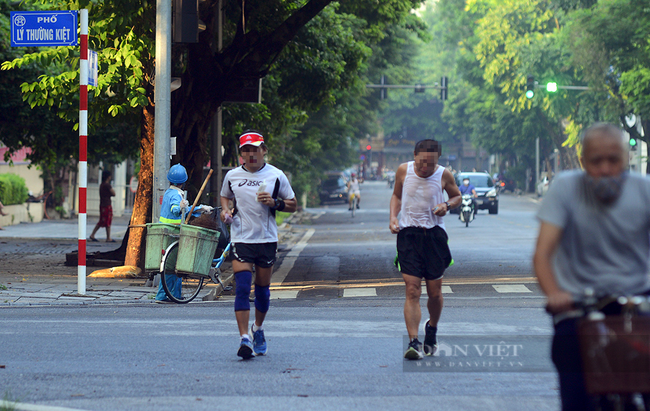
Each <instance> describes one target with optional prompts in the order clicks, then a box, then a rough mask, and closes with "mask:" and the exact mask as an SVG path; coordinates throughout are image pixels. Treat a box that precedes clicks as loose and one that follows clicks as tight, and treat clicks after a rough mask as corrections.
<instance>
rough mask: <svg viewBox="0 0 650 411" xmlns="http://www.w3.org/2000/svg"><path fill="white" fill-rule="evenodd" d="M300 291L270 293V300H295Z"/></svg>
mask: <svg viewBox="0 0 650 411" xmlns="http://www.w3.org/2000/svg"><path fill="white" fill-rule="evenodd" d="M299 292H300V290H281V291H275V290H274V291H273V292H271V299H272V300H285V299H290V298H297V297H298V293H299Z"/></svg>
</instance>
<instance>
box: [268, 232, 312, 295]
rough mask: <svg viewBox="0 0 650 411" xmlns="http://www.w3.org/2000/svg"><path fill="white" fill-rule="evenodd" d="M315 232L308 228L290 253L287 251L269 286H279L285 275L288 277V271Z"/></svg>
mask: <svg viewBox="0 0 650 411" xmlns="http://www.w3.org/2000/svg"><path fill="white" fill-rule="evenodd" d="M315 232H316V230H314V229H313V228H310V229H309V230H307V232H306V233H305V235H303V236H302V238H301V239H300V241H298V243H297V244H296V245H294V246H293V247H292V248H291V251H289V253H288V254H287V256H286V257H284V260H283V261H282V265H280V267H278V269H277V270H276V271H275V272H274V273H273V277H272V279H273V282H272V283H271V286H279V285H281V284H282V282H283V281H284V279H285V278H287V275H289V271H291V269H292V268H293V265H294V264H295V263H296V260H297V259H298V256H299V255H300V253H301V252H302V250H304V249H305V247H306V246H307V242H308V241H309V239H310V238H311V236H312V235H314V233H315Z"/></svg>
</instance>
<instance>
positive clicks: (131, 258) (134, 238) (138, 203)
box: [124, 103, 154, 267]
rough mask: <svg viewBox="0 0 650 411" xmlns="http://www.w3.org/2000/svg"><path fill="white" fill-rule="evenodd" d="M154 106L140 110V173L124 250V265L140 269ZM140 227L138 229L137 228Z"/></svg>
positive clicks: (147, 216) (151, 160)
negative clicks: (127, 240) (127, 241)
mask: <svg viewBox="0 0 650 411" xmlns="http://www.w3.org/2000/svg"><path fill="white" fill-rule="evenodd" d="M153 144H154V105H153V103H151V104H149V105H148V106H147V107H145V108H144V109H143V110H142V123H141V127H140V173H139V174H138V191H137V193H136V195H135V203H134V204H133V214H132V215H131V223H130V224H129V243H128V245H127V248H126V257H125V259H124V265H133V266H138V267H142V266H143V262H144V255H143V253H144V247H143V245H144V240H145V238H146V237H145V229H144V227H141V226H144V224H146V223H148V222H151V217H150V216H151V207H152V204H151V202H152V195H153V191H152V190H153V163H154V145H153ZM139 226H140V227H139Z"/></svg>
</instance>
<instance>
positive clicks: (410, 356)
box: [404, 338, 424, 360]
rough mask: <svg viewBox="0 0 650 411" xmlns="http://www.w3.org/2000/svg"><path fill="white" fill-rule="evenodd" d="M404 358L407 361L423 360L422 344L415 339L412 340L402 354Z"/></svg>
mask: <svg viewBox="0 0 650 411" xmlns="http://www.w3.org/2000/svg"><path fill="white" fill-rule="evenodd" d="M404 358H406V359H407V360H421V359H422V358H424V354H423V353H422V343H421V342H420V341H419V340H418V339H417V338H414V339H412V340H411V342H410V343H409V347H408V349H407V350H406V352H405V353H404Z"/></svg>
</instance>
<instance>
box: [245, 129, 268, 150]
mask: <svg viewBox="0 0 650 411" xmlns="http://www.w3.org/2000/svg"><path fill="white" fill-rule="evenodd" d="M263 142H264V136H263V135H261V134H260V133H256V132H253V131H247V132H246V133H244V134H242V135H241V136H239V148H242V147H244V146H245V145H247V144H248V145H251V146H255V147H259V146H260V145H262V143H263Z"/></svg>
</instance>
